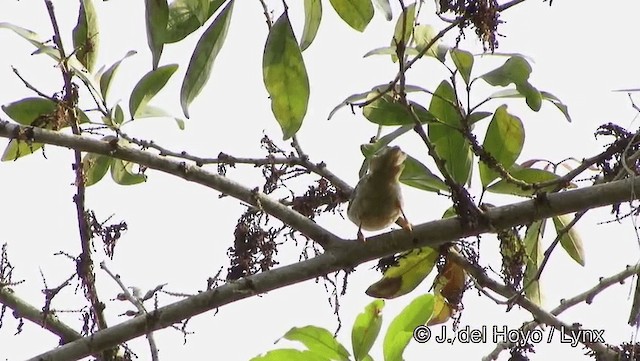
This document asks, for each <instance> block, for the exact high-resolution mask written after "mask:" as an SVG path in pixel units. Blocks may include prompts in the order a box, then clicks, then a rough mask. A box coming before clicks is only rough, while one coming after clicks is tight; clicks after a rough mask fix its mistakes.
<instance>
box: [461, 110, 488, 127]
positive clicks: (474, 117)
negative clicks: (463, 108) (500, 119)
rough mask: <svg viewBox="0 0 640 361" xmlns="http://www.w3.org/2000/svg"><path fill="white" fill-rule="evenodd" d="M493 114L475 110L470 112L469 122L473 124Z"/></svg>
mask: <svg viewBox="0 0 640 361" xmlns="http://www.w3.org/2000/svg"><path fill="white" fill-rule="evenodd" d="M490 115H493V113H491V112H473V113H471V114H469V115H468V116H467V122H469V125H472V124H474V123H477V122H479V121H481V120H482V119H484V118H486V117H488V116H490Z"/></svg>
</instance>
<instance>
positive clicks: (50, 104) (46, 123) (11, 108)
mask: <svg viewBox="0 0 640 361" xmlns="http://www.w3.org/2000/svg"><path fill="white" fill-rule="evenodd" d="M57 107H58V105H57V104H56V102H54V101H52V100H49V99H45V98H35V97H32V98H24V99H21V100H18V101H15V102H13V103H9V104H6V105H3V106H2V111H4V112H5V113H6V114H7V115H8V116H9V118H11V119H13V120H15V121H16V122H17V123H19V124H22V125H28V126H36V127H40V128H46V129H54V128H56V129H62V128H65V127H68V126H71V124H68V123H64V124H60V123H58V124H55V125H56V126H55V127H54V123H55V121H54V119H55V117H54V113H55V112H56V109H57ZM76 110H77V112H78V121H79V123H80V124H82V123H88V122H89V118H88V117H87V115H86V114H85V113H84V112H83V111H82V110H80V109H76ZM44 117H46V118H48V119H43V118H44Z"/></svg>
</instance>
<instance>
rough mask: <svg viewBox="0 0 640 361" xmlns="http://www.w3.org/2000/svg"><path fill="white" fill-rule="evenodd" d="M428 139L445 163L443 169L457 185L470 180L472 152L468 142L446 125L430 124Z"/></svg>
mask: <svg viewBox="0 0 640 361" xmlns="http://www.w3.org/2000/svg"><path fill="white" fill-rule="evenodd" d="M428 130H429V139H431V142H432V143H433V145H434V146H435V149H436V153H437V154H438V155H439V156H440V157H441V158H442V159H443V160H444V161H445V169H446V170H447V172H449V175H450V176H451V178H453V180H454V181H456V183H458V184H465V183H467V182H468V181H469V180H470V178H471V169H472V168H471V167H472V163H473V152H472V151H471V146H470V144H469V142H468V141H467V140H466V139H465V138H464V136H463V135H462V134H460V132H459V131H458V130H456V129H454V128H452V127H450V126H448V125H446V124H440V123H430V124H429V126H428Z"/></svg>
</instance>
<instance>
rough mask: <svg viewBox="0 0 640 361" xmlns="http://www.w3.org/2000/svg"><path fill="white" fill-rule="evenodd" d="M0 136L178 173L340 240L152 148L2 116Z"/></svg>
mask: <svg viewBox="0 0 640 361" xmlns="http://www.w3.org/2000/svg"><path fill="white" fill-rule="evenodd" d="M0 137H4V138H12V139H20V140H22V141H25V142H28V141H31V142H38V143H46V144H51V145H58V146H61V147H66V148H71V149H75V150H79V151H82V152H90V153H97V154H104V155H108V156H111V157H114V158H118V159H122V160H126V161H130V162H133V163H137V164H140V165H143V166H146V167H148V168H151V169H155V170H159V171H162V172H165V173H168V174H172V175H175V176H177V177H180V178H183V179H186V180H188V181H190V182H194V183H198V184H202V185H204V186H206V187H208V188H212V189H215V190H217V191H219V192H222V193H224V194H227V195H230V196H232V197H234V198H237V199H239V200H241V201H243V202H246V203H248V204H250V205H252V206H254V207H257V208H260V209H262V210H264V211H265V212H266V213H268V214H270V215H272V216H274V217H276V218H278V219H279V220H281V221H282V222H283V223H285V224H288V225H290V226H291V227H292V228H294V229H296V230H298V231H300V232H301V233H302V234H303V235H305V236H307V237H309V238H311V239H312V240H314V241H316V242H318V244H320V245H321V246H322V247H324V248H327V247H330V246H331V245H332V243H336V242H340V241H341V239H340V238H339V237H338V236H336V235H334V234H333V233H331V232H329V231H327V230H325V229H324V228H322V227H320V226H319V225H317V224H316V223H315V222H313V221H312V220H310V219H308V218H306V217H305V216H303V215H301V214H300V213H298V212H296V211H294V210H292V209H290V208H288V207H286V206H285V205H283V204H281V203H280V202H278V201H275V200H273V199H271V198H270V197H268V196H267V195H265V194H264V193H262V192H258V191H257V190H251V189H249V188H247V187H244V186H242V185H241V184H239V183H237V182H235V181H233V180H231V179H229V178H226V177H223V176H220V175H218V174H214V173H211V172H209V171H206V170H204V169H202V168H200V167H197V166H195V165H190V164H186V163H185V162H179V161H176V160H173V159H167V158H166V157H162V156H159V155H155V154H153V153H151V152H149V151H142V150H138V149H133V148H128V147H122V146H119V145H118V144H117V140H116V139H114V141H101V140H96V139H93V138H89V137H86V136H78V135H70V134H64V133H61V132H54V131H49V130H46V129H42V128H36V127H25V126H22V125H19V124H12V123H9V122H6V121H2V120H0Z"/></svg>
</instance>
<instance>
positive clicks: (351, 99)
mask: <svg viewBox="0 0 640 361" xmlns="http://www.w3.org/2000/svg"><path fill="white" fill-rule="evenodd" d="M369 93H370V92H365V93H357V94H351V95H349V96H348V97H347V98H346V99H345V100H343V101H342V103H340V104H338V105H336V106H335V108H333V109H332V110H331V112H330V113H329V116H328V117H327V120H331V118H332V117H333V116H334V114H336V112H337V111H338V110H340V108H342V107H345V106H347V105H351V104H353V103H355V102H357V101H360V100H364V99H367V96H368V95H369Z"/></svg>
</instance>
